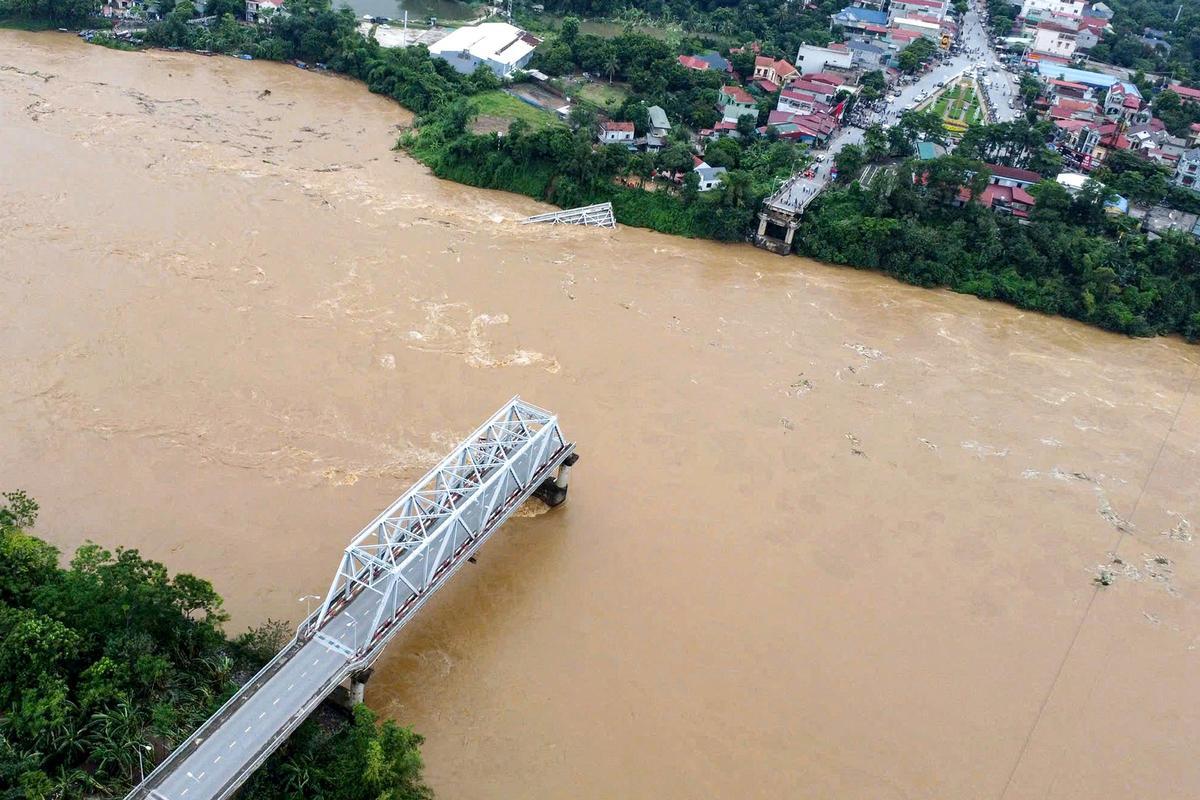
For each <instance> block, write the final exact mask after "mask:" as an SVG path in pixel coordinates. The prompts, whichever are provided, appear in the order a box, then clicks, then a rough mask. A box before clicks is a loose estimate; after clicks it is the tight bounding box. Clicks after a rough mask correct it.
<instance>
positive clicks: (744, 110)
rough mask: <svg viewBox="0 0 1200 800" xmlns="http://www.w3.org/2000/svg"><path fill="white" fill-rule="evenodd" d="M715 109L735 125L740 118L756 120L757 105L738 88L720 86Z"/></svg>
mask: <svg viewBox="0 0 1200 800" xmlns="http://www.w3.org/2000/svg"><path fill="white" fill-rule="evenodd" d="M717 109H718V110H719V111H720V112H721V116H722V118H723V119H725V120H727V121H729V122H735V123H736V122H737V121H738V120H739V119H740V118H742V117H754V118H755V119H758V103H756V102H755V101H754V98H753V97H751V96H750V93H749V92H747V91H746V90H745V89H743V88H742V87H740V86H722V87H721V90H720V92H718V93H717Z"/></svg>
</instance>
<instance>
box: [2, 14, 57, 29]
mask: <svg viewBox="0 0 1200 800" xmlns="http://www.w3.org/2000/svg"><path fill="white" fill-rule="evenodd" d="M59 27H60V26H59V24H58V23H57V22H51V21H50V20H47V19H25V18H24V17H4V16H0V28H9V29H11V30H14V31H54V30H58V28H59Z"/></svg>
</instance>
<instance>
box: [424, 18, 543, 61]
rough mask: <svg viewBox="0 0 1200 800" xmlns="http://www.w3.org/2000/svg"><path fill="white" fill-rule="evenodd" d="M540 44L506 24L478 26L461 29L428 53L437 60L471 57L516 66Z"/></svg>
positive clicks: (496, 23) (533, 38)
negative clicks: (448, 57)
mask: <svg viewBox="0 0 1200 800" xmlns="http://www.w3.org/2000/svg"><path fill="white" fill-rule="evenodd" d="M539 44H541V39H538V38H537V37H536V36H531V35H530V34H528V33H526V32H525V31H523V30H521V29H520V28H518V27H516V26H515V25H509V24H508V23H507V22H483V23H480V24H479V25H472V26H470V27H463V28H459V29H458V30H456V31H454V32H453V33H451V34H450V35H449V36H447V37H446V38H444V39H441V40H440V41H438V42H435V43H434V44H432V45H430V47H429V52H430V53H433V54H434V55H435V56H443V55H454V54H457V53H464V52H465V53H470V54H471V55H472V56H474V57H475V58H478V59H486V60H488V61H494V62H496V63H499V64H515V63H517V62H518V61H520V60H521V59H522V58H524V57H525V56H527V55H529V53H530V52H532V51H533V48H535V47H537V46H538V45H539Z"/></svg>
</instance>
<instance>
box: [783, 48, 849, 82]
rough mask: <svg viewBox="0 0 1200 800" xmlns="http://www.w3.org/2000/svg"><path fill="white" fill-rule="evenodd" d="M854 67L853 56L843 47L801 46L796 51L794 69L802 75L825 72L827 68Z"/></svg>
mask: <svg viewBox="0 0 1200 800" xmlns="http://www.w3.org/2000/svg"><path fill="white" fill-rule="evenodd" d="M853 65H854V54H853V53H851V52H850V48H848V47H846V46H845V45H840V46H839V47H817V46H816V45H812V44H802V45H800V49H799V50H797V51H796V69H797V70H798V71H799V72H800V74H802V75H806V74H808V73H810V72H825V70H826V68H827V67H833V68H834V69H843V70H844V69H850V68H851V67H852V66H853Z"/></svg>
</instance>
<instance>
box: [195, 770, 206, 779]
mask: <svg viewBox="0 0 1200 800" xmlns="http://www.w3.org/2000/svg"><path fill="white" fill-rule="evenodd" d="M207 774H208V773H207V772H201V773H200V774H199V775H197V776H196V780H200V779H201V778H203V777H204V776H205V775H207Z"/></svg>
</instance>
